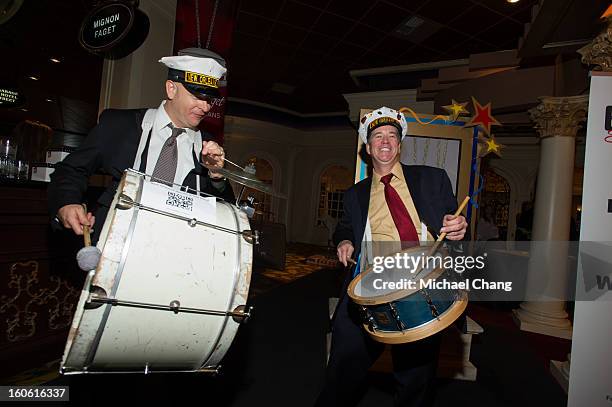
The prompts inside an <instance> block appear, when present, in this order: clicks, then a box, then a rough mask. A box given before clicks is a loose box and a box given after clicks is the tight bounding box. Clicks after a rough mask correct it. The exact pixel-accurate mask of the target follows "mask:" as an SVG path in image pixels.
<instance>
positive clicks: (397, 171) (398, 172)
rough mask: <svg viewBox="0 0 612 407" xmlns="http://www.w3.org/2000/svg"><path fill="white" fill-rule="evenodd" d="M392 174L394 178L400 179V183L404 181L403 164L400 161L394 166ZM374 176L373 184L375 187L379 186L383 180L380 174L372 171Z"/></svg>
mask: <svg viewBox="0 0 612 407" xmlns="http://www.w3.org/2000/svg"><path fill="white" fill-rule="evenodd" d="M391 174H393V176H394V177H397V178H399V179H400V181H404V180H405V179H404V170H403V168H402V164H401V163H400V162H399V161H398V162H396V163H395V165H394V166H393V168H391ZM372 175H373V180H372V181H373V183H374V185H378V184H380V179H381V178H382V177H381V176H380V175H379V174H377V173H376V171H372Z"/></svg>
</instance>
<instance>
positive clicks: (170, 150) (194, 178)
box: [48, 48, 234, 240]
mask: <svg viewBox="0 0 612 407" xmlns="http://www.w3.org/2000/svg"><path fill="white" fill-rule="evenodd" d="M179 54H182V55H178V56H170V57H164V58H161V59H160V61H159V62H161V63H162V64H164V65H165V66H167V67H168V79H167V80H166V82H165V90H166V95H167V98H166V100H164V101H162V102H161V104H160V105H159V107H158V108H157V109H129V110H118V109H108V110H105V111H104V112H102V114H101V115H100V118H99V122H98V124H97V125H96V127H94V128H93V129H92V130H91V131H90V133H89V135H88V136H87V138H86V139H85V140H84V141H83V143H82V145H81V146H80V147H79V148H78V149H77V150H76V151H75V152H73V153H72V154H70V155H69V156H68V157H66V158H65V159H64V160H63V161H62V162H60V163H58V164H57V167H56V169H55V171H54V172H53V174H52V175H51V184H50V186H49V190H48V191H49V210H50V213H51V215H52V216H55V217H56V218H55V219H56V220H57V222H58V223H59V224H61V225H63V226H64V227H65V228H68V229H72V230H73V231H74V232H75V233H76V234H79V235H81V234H83V226H84V225H90V226H91V225H93V223H94V221H95V220H96V219H97V222H98V223H99V224H103V223H104V219H105V217H106V215H107V213H108V209H109V206H110V204H111V202H112V199H113V197H114V195H115V192H116V190H117V186H118V185H119V181H120V180H121V176H122V173H123V171H124V170H125V169H127V168H134V169H136V170H138V171H140V172H143V173H146V174H149V175H152V176H153V177H154V178H153V179H154V180H155V181H158V182H162V183H165V184H167V185H172V184H178V185H182V186H187V187H190V188H192V189H197V190H199V191H201V192H206V193H208V194H212V195H215V196H218V197H221V198H223V199H225V200H228V201H232V200H234V193H233V191H232V188H231V186H230V185H229V183H228V182H227V180H225V179H224V178H223V176H222V175H221V174H219V173H217V172H215V171H212V170H210V171H209V170H207V169H206V168H203V167H202V165H201V164H204V165H206V166H207V167H213V168H215V167H216V168H221V167H223V164H224V158H225V156H224V151H223V148H221V147H220V146H219V145H218V144H217V143H216V142H214V141H203V137H202V134H201V133H200V131H199V130H198V128H197V127H198V125H199V124H200V121H201V120H202V119H203V118H204V116H205V115H206V113H207V112H208V111H210V109H211V107H212V104H213V102H214V101H215V100H216V99H217V98H219V97H220V93H219V82H220V80H221V79H222V77H223V76H224V75H225V73H226V69H225V67H224V62H223V59H222V58H221V57H220V56H219V55H217V54H215V53H213V52H211V51H208V50H202V49H197V48H190V49H187V50H183V51H181V52H180V53H179ZM204 140H206V137H204ZM95 172H103V173H106V174H109V175H111V176H112V177H113V182H112V183H111V185H110V186H109V187H108V188H107V189H106V191H105V192H104V193H103V194H102V196H101V197H100V198H99V199H98V210H97V212H96V216H95V217H94V216H93V215H92V214H91V213H87V214H86V213H84V211H83V208H82V206H81V203H82V202H83V200H84V195H85V192H86V190H87V183H88V179H89V176H90V175H92V174H93V173H95ZM100 229H101V227H100V228H97V230H100ZM94 240H97V233H94Z"/></svg>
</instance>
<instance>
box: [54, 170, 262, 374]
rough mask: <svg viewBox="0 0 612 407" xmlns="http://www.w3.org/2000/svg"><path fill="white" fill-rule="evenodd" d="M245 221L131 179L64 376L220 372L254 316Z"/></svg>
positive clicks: (222, 208)
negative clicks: (240, 328)
mask: <svg viewBox="0 0 612 407" xmlns="http://www.w3.org/2000/svg"><path fill="white" fill-rule="evenodd" d="M249 229H250V227H249V222H248V219H247V217H246V215H245V214H244V213H242V212H240V211H239V210H238V209H237V208H236V207H235V206H233V205H231V204H229V203H226V202H223V201H221V200H218V199H216V198H213V197H207V198H204V197H200V196H198V195H194V194H189V193H187V192H182V191H179V190H176V189H172V188H170V187H167V186H165V185H162V184H158V183H152V182H150V181H148V180H146V179H145V176H144V174H140V173H137V172H135V171H132V170H127V171H126V172H125V174H124V176H123V179H122V181H121V184H120V185H119V188H118V189H117V193H116V195H115V198H114V200H113V203H112V206H111V210H110V211H109V215H108V216H107V218H106V222H105V223H104V226H103V228H102V232H101V235H100V240H99V242H98V248H99V249H100V250H101V252H102V257H101V259H100V262H99V263H98V266H97V268H96V270H92V271H91V272H90V273H89V274H88V276H87V279H86V282H85V286H84V288H83V291H82V293H81V297H80V299H79V303H78V306H77V310H76V313H75V316H74V319H73V322H72V326H71V329H70V332H69V335H68V340H67V343H66V348H65V351H64V356H63V358H62V363H61V372H62V373H64V374H73V373H111V372H141V373H142V372H144V373H148V372H179V371H184V372H211V373H213V372H216V371H217V367H218V365H219V362H220V361H221V358H222V357H223V356H224V354H225V353H226V351H227V350H228V347H229V346H230V344H231V342H232V340H233V338H234V336H235V334H236V332H237V329H238V326H239V324H240V322H242V321H244V320H245V319H246V318H247V317H248V316H249V309H247V307H246V302H247V295H248V290H249V283H250V278H251V265H252V252H253V247H252V243H253V242H252V241H253V237H254V236H253V234H252V233H251V232H250V230H249Z"/></svg>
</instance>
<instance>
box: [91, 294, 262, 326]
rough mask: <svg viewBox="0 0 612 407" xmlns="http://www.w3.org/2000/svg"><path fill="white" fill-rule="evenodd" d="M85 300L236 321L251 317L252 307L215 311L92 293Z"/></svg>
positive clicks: (178, 303) (174, 301)
mask: <svg viewBox="0 0 612 407" xmlns="http://www.w3.org/2000/svg"><path fill="white" fill-rule="evenodd" d="M87 302H88V303H93V304H110V305H112V306H124V307H134V308H147V309H156V310H160V311H172V312H174V313H175V314H178V313H179V312H184V313H186V314H204V315H215V316H220V317H232V318H234V321H236V318H238V319H239V320H240V321H236V322H244V321H246V320H247V319H248V318H250V317H251V311H252V310H253V307H249V308H248V310H247V311H245V308H240V307H244V306H243V305H242V306H238V307H236V308H235V309H234V311H216V310H209V309H202V308H188V307H181V303H180V302H179V301H178V300H173V301H171V302H170V304H169V305H163V304H151V303H147V302H136V301H126V300H120V299H117V298H109V297H99V296H97V295H93V294H90V295H89V298H88V299H87Z"/></svg>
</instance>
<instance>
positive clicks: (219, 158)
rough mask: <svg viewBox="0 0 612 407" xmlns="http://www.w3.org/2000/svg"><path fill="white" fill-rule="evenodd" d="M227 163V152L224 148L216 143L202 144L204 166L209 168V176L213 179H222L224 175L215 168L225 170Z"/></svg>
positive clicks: (206, 142) (207, 142)
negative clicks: (224, 166)
mask: <svg viewBox="0 0 612 407" xmlns="http://www.w3.org/2000/svg"><path fill="white" fill-rule="evenodd" d="M224 161H225V151H224V150H223V147H221V146H220V145H219V144H217V143H216V142H214V141H203V142H202V164H203V165H204V166H205V167H206V168H208V175H209V176H210V178H212V179H221V178H223V174H221V173H219V172H217V171H215V170H214V168H223V165H224Z"/></svg>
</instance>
